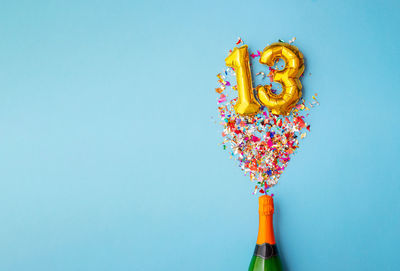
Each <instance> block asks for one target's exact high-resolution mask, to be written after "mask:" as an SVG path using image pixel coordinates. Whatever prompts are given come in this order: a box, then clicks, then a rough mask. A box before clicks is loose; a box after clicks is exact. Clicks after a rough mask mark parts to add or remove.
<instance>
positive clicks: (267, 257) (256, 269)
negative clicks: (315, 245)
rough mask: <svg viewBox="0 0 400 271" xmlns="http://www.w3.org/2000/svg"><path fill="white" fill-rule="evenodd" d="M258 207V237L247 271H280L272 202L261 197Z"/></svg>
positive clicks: (270, 198)
mask: <svg viewBox="0 0 400 271" xmlns="http://www.w3.org/2000/svg"><path fill="white" fill-rule="evenodd" d="M258 205H259V209H258V214H259V225H258V237H257V244H256V248H255V250H254V255H253V257H252V258H251V262H250V266H249V271H261V270H262V271H282V264H281V260H280V259H279V255H278V250H277V248H276V243H275V235H274V226H273V220H272V218H273V215H274V200H273V198H272V197H271V196H268V195H263V196H261V197H260V198H259V199H258Z"/></svg>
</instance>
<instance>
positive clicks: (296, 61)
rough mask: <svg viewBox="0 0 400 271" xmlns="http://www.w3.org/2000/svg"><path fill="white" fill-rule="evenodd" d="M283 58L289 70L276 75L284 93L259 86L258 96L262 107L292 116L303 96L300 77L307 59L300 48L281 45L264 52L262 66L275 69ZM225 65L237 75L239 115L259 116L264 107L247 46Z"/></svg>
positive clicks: (267, 48)
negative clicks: (260, 109)
mask: <svg viewBox="0 0 400 271" xmlns="http://www.w3.org/2000/svg"><path fill="white" fill-rule="evenodd" d="M279 58H281V59H283V60H284V61H285V67H284V68H283V69H282V70H278V71H276V72H275V74H274V82H277V83H280V84H281V85H282V92H281V93H280V94H274V93H272V91H271V88H270V86H257V88H256V93H257V97H258V99H259V101H260V102H261V104H263V105H265V106H266V107H268V109H269V110H270V111H271V113H272V114H275V115H288V114H289V113H290V111H291V110H292V108H293V107H294V106H295V105H296V103H297V102H298V101H299V99H300V97H301V95H302V93H301V88H302V86H301V83H300V80H299V77H300V76H301V75H302V74H303V72H304V58H303V54H302V53H301V52H300V51H299V49H297V47H295V46H293V45H290V44H287V43H281V42H278V43H273V44H271V45H270V46H267V47H266V48H265V49H264V50H263V52H262V53H261V56H260V63H261V64H266V65H268V66H273V65H274V63H275V61H276V60H278V59H279ZM225 63H226V65H227V66H228V67H232V68H234V69H235V71H236V80H237V88H238V101H237V103H236V105H235V111H236V113H238V114H240V115H254V114H256V113H257V112H258V110H259V108H260V105H259V103H258V102H257V100H256V99H255V97H254V91H253V87H252V86H253V84H252V80H251V73H250V62H249V53H248V50H247V45H245V46H242V47H240V48H235V49H234V50H233V52H232V53H231V54H230V55H229V56H228V57H227V58H226V59H225Z"/></svg>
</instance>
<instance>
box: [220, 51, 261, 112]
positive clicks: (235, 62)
mask: <svg viewBox="0 0 400 271" xmlns="http://www.w3.org/2000/svg"><path fill="white" fill-rule="evenodd" d="M225 63H226V65H227V66H228V67H231V68H233V69H234V70H235V72H236V80H237V90H238V101H237V102H236V105H235V111H236V113H238V114H240V115H253V114H256V113H257V112H258V110H259V109H260V105H259V103H258V102H257V101H256V99H255V98H254V92H253V84H252V81H251V72H250V62H249V52H248V50H247V45H245V46H242V47H240V48H235V49H233V52H232V53H231V54H230V55H229V56H228V57H227V58H226V59H225Z"/></svg>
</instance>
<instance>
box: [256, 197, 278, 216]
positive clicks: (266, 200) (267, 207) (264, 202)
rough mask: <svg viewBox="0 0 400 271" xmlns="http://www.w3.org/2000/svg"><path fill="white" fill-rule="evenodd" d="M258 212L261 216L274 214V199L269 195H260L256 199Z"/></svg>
mask: <svg viewBox="0 0 400 271" xmlns="http://www.w3.org/2000/svg"><path fill="white" fill-rule="evenodd" d="M258 207H259V209H258V212H259V213H260V214H263V215H273V214H274V199H273V198H272V197H271V196H269V195H262V196H260V197H259V198H258Z"/></svg>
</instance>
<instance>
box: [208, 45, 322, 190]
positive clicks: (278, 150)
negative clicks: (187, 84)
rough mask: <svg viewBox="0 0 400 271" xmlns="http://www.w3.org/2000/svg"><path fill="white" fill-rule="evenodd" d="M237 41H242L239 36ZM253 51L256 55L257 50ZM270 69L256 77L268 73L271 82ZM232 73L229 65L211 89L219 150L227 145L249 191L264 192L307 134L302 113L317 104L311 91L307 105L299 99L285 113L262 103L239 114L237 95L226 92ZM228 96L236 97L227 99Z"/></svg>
mask: <svg viewBox="0 0 400 271" xmlns="http://www.w3.org/2000/svg"><path fill="white" fill-rule="evenodd" d="M294 40H295V38H292V40H291V41H292V42H294ZM279 41H280V42H283V41H282V40H279ZM238 42H239V43H242V42H243V41H242V40H241V39H240V38H239V40H238ZM236 44H238V43H236ZM257 52H258V54H260V51H257ZM253 58H254V57H253ZM274 72H275V69H273V68H271V67H270V68H269V74H268V75H266V74H265V73H264V72H258V73H256V76H259V75H261V76H262V77H263V78H264V77H266V76H268V77H270V79H271V82H272V80H273V75H274ZM235 76H236V75H235V72H234V70H232V68H227V69H226V70H224V72H222V73H219V74H217V78H218V83H219V87H218V88H216V89H215V90H216V92H217V93H218V95H219V97H218V99H217V100H218V111H219V116H220V124H221V125H222V127H223V132H222V137H223V140H222V146H223V149H227V148H228V147H230V149H231V151H230V154H231V157H233V158H235V159H237V161H238V166H239V168H240V169H242V170H243V172H244V174H245V175H248V176H249V177H250V180H251V181H253V182H254V183H255V189H254V192H253V194H256V193H268V191H269V188H271V187H273V186H274V185H276V184H277V183H278V180H279V178H280V176H281V175H282V173H283V171H284V170H285V168H286V167H287V165H288V163H289V161H290V160H291V159H292V158H293V156H294V155H295V154H296V151H297V150H298V148H299V143H300V142H299V141H300V140H302V139H304V138H305V137H306V136H307V133H306V131H310V125H309V124H308V123H307V121H306V117H307V116H308V114H306V112H307V111H308V110H310V108H312V107H314V106H316V105H319V102H318V100H317V96H318V95H317V93H315V94H314V95H313V96H312V99H313V100H312V102H311V103H309V104H308V105H306V102H305V100H304V99H301V100H300V101H299V102H298V104H297V105H296V106H295V107H294V108H293V109H292V112H291V113H290V115H289V116H278V115H273V114H271V113H270V112H269V111H268V108H266V107H264V106H261V108H260V111H259V112H258V114H256V115H254V116H241V115H238V114H236V112H235V110H234V105H235V104H236V101H237V99H238V98H237V94H234V95H228V91H232V90H235V89H236V88H237V87H236V86H235V85H234V86H231V84H230V83H229V81H230V82H236V78H235ZM228 78H229V81H228V80H227V79H228ZM228 96H229V97H236V98H232V99H228ZM271 195H273V194H271Z"/></svg>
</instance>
